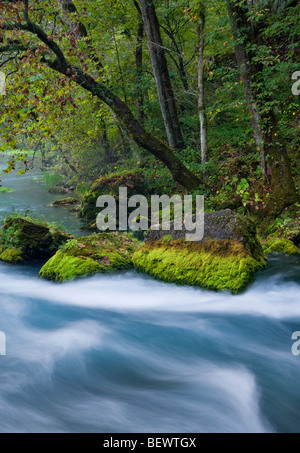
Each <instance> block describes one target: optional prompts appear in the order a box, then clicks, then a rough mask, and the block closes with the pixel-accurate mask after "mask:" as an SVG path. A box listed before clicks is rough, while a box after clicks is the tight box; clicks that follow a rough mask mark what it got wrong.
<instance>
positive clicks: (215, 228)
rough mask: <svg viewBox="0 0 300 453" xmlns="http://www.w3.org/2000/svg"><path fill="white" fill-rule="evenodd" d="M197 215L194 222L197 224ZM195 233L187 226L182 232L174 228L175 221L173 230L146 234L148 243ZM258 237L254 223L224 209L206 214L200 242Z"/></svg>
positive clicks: (241, 240)
mask: <svg viewBox="0 0 300 453" xmlns="http://www.w3.org/2000/svg"><path fill="white" fill-rule="evenodd" d="M195 220H196V218H195V215H194V216H193V222H195ZM189 233H193V232H191V231H187V230H186V228H185V225H184V224H183V225H182V229H181V230H177V229H175V228H174V221H173V222H171V228H170V230H168V231H165V230H161V229H160V230H158V231H157V230H156V231H155V230H149V231H148V232H147V234H146V237H145V240H146V241H155V240H158V239H161V238H162V237H163V236H165V235H171V236H172V238H173V239H175V240H176V239H181V238H184V237H186V234H189ZM249 236H250V237H253V236H254V237H255V236H256V227H255V225H254V223H253V222H252V221H251V220H250V219H248V218H246V217H244V216H242V215H240V214H236V213H234V212H233V211H231V210H230V209H223V210H222V211H216V212H205V213H204V236H203V239H202V240H201V241H199V242H202V241H204V240H205V239H207V238H211V239H234V240H236V241H239V242H245V240H246V238H248V237H249Z"/></svg>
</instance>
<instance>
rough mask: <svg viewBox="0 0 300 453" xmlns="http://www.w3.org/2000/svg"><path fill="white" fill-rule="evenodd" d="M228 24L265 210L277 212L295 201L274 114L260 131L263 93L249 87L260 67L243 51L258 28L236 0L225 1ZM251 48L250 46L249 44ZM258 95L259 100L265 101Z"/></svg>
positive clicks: (255, 36) (272, 113) (259, 74)
mask: <svg viewBox="0 0 300 453" xmlns="http://www.w3.org/2000/svg"><path fill="white" fill-rule="evenodd" d="M226 3H227V10H228V14H229V18H230V21H231V27H232V31H233V35H234V38H235V54H236V59H237V63H238V66H239V70H240V75H241V80H242V82H243V85H244V93H245V99H246V103H247V106H248V109H249V112H250V115H251V125H252V129H253V132H254V136H255V140H256V145H257V148H258V149H259V152H260V156H261V167H262V174H263V179H264V183H265V184H270V186H271V190H270V193H269V197H268V198H267V199H266V202H267V207H268V212H269V214H272V215H277V214H280V213H281V212H282V211H283V210H284V208H285V207H287V206H289V205H291V204H293V203H295V202H296V201H298V198H299V197H298V195H297V193H296V188H295V184H294V181H293V176H292V171H291V165H290V160H289V157H288V154H287V150H286V146H285V143H284V140H283V138H281V137H280V131H279V128H278V124H277V120H276V115H275V112H274V111H273V110H269V112H268V113H264V123H265V124H264V129H265V130H264V133H263V131H262V124H261V118H260V114H259V106H258V101H257V99H258V95H261V97H262V96H263V93H260V92H258V90H254V89H253V82H258V81H259V78H260V76H261V75H262V67H258V66H257V64H256V63H255V62H253V60H252V58H251V54H250V51H249V52H248V53H247V51H246V45H247V44H248V45H251V44H254V45H256V44H257V40H258V35H259V32H258V30H255V28H254V29H253V27H251V24H250V23H249V21H248V17H247V12H248V7H247V4H246V2H245V5H242V4H241V3H240V2H239V1H237V0H226ZM249 47H251V46H249ZM268 100H269V99H268V98H266V97H265V98H262V100H260V102H261V103H262V102H266V103H267V102H268Z"/></svg>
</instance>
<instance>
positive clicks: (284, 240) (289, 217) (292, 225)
mask: <svg viewBox="0 0 300 453" xmlns="http://www.w3.org/2000/svg"><path fill="white" fill-rule="evenodd" d="M258 232H259V237H260V241H261V244H262V246H263V249H264V251H265V253H274V252H277V253H285V254H286V255H294V254H298V253H300V208H299V204H298V203H295V204H294V205H292V206H290V207H289V208H287V209H286V210H285V211H284V212H283V213H282V214H281V215H280V216H279V217H277V218H276V219H275V220H274V219H273V220H272V221H271V222H270V220H269V221H268V219H266V220H265V221H264V222H263V223H262V224H261V225H258Z"/></svg>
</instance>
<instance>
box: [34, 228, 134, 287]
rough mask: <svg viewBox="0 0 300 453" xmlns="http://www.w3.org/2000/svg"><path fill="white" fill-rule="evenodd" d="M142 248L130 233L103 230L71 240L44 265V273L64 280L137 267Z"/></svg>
mask: <svg viewBox="0 0 300 453" xmlns="http://www.w3.org/2000/svg"><path fill="white" fill-rule="evenodd" d="M138 247H139V243H138V242H137V241H136V240H133V239H131V237H129V236H128V235H126V234H117V233H99V234H93V235H92V236H84V237H81V238H78V239H73V240H70V241H68V242H67V243H66V244H65V246H63V247H62V248H61V249H60V250H58V251H57V252H56V254H55V255H54V256H53V257H52V258H50V260H49V261H48V262H47V263H46V264H45V265H44V266H43V267H42V269H41V271H40V276H41V277H43V278H46V279H48V280H54V281H56V282H63V281H66V280H74V279H75V278H78V277H87V276H89V275H93V274H97V273H110V272H117V271H121V270H127V269H130V268H132V267H133V264H132V256H133V253H134V252H135V251H136V250H137V248H138Z"/></svg>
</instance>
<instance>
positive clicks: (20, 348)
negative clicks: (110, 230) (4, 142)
mask: <svg viewBox="0 0 300 453" xmlns="http://www.w3.org/2000/svg"><path fill="white" fill-rule="evenodd" d="M33 175H34V172H33V173H31V174H30V173H29V174H26V175H24V176H17V175H16V174H14V175H10V176H8V177H5V178H4V180H3V185H5V186H8V187H13V188H15V189H16V191H15V192H14V193H11V194H0V216H3V214H4V213H5V212H9V210H10V209H11V207H14V208H15V209H16V208H17V209H20V208H30V209H31V210H32V211H33V212H37V213H39V214H43V215H44V216H45V218H46V219H48V220H50V221H53V220H55V219H56V220H59V221H60V222H61V223H62V224H64V225H65V226H66V228H69V230H72V231H73V232H78V229H79V227H80V223H79V221H78V220H77V219H76V216H75V215H74V214H69V212H68V211H67V210H66V209H65V208H53V207H49V206H47V205H48V204H49V203H51V201H53V200H54V199H56V198H59V196H53V195H51V194H49V193H47V191H46V188H45V187H44V186H43V184H41V183H39V184H38V183H36V182H35V181H34V180H33ZM39 267H40V266H38V265H34V266H31V265H30V266H24V265H23V266H21V265H17V266H13V265H8V264H5V263H0V309H1V315H0V331H2V332H4V333H5V335H6V355H5V356H0V382H1V385H0V432H100V433H101V432H106V433H120V432H123V433H126V432H128V433H130V432H156V433H160V432H170V433H171V432H181V433H191V432H206V433H208V432H235V433H237V432H300V388H299V387H300V384H299V383H300V366H299V365H300V356H294V355H293V354H292V352H291V347H292V344H293V341H292V339H291V336H292V333H293V332H294V331H298V330H300V257H284V256H279V255H278V256H276V255H274V256H272V257H270V260H269V265H268V267H267V269H266V270H264V271H263V272H260V273H259V274H258V276H257V279H256V281H255V283H254V284H253V285H251V286H250V287H249V289H248V290H247V291H246V292H244V293H243V294H241V295H239V296H232V295H231V294H230V293H229V292H223V293H214V292H211V291H206V290H202V289H200V288H199V289H198V288H191V287H179V286H176V285H170V284H165V283H161V282H158V281H155V280H153V279H152V278H150V277H147V276H144V275H139V274H137V273H136V272H135V271H130V272H127V273H123V274H118V275H115V276H103V275H96V276H93V277H91V278H86V279H83V280H78V281H75V282H69V283H65V284H54V283H50V282H47V281H43V280H41V279H39V278H38V271H39Z"/></svg>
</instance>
